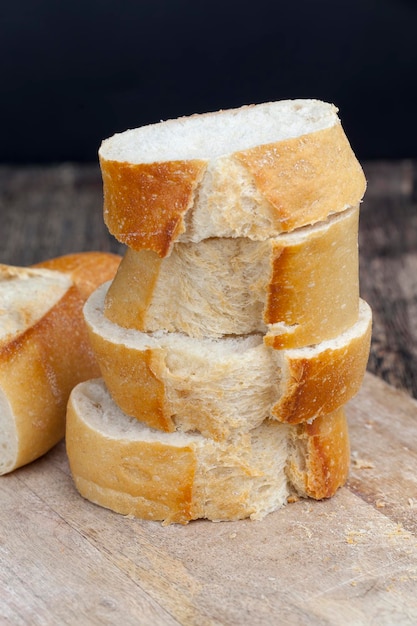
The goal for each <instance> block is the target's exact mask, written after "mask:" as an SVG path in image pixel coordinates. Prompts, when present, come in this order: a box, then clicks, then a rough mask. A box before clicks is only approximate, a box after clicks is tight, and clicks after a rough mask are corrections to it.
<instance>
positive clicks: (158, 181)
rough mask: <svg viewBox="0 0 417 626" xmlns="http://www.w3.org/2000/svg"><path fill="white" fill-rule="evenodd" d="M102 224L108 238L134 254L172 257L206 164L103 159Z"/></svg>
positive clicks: (101, 159)
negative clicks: (175, 243)
mask: <svg viewBox="0 0 417 626" xmlns="http://www.w3.org/2000/svg"><path fill="white" fill-rule="evenodd" d="M100 166H101V171H102V176H103V192H104V221H105V223H106V226H107V228H108V229H109V231H110V233H111V234H112V235H114V236H115V237H116V239H118V240H119V241H121V242H122V243H124V244H126V245H128V246H129V247H131V248H133V249H134V250H142V249H147V250H154V251H155V252H156V253H157V254H158V255H159V256H161V257H164V256H166V255H167V254H169V252H170V250H171V247H172V244H173V242H174V241H175V240H176V239H177V238H178V236H179V235H180V234H181V233H182V232H184V228H185V227H184V216H185V214H186V212H187V211H188V209H189V208H190V207H191V205H192V204H193V201H194V192H195V189H196V187H197V185H198V183H199V182H200V180H201V178H202V177H203V174H204V171H205V169H206V167H207V163H206V161H202V160H190V161H168V162H166V163H150V164H137V165H135V164H129V163H125V162H118V161H110V160H106V159H104V158H103V157H100Z"/></svg>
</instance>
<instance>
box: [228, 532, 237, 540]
mask: <svg viewBox="0 0 417 626" xmlns="http://www.w3.org/2000/svg"><path fill="white" fill-rule="evenodd" d="M236 537H237V533H230V535H229V539H236Z"/></svg>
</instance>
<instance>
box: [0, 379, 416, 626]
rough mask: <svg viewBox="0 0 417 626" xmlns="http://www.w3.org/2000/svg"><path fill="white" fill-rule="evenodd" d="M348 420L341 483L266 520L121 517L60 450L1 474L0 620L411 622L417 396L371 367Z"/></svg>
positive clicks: (22, 624) (345, 625)
mask: <svg viewBox="0 0 417 626" xmlns="http://www.w3.org/2000/svg"><path fill="white" fill-rule="evenodd" d="M348 416H349V422H350V430H351V441H352V472H351V477H350V480H349V483H348V485H347V486H346V487H344V488H343V489H341V490H340V491H339V492H338V493H337V495H336V496H335V497H334V498H332V499H331V500H328V501H323V502H313V501H299V502H296V503H294V504H291V505H288V506H287V507H286V508H285V509H283V510H280V511H277V512H276V513H273V514H271V515H269V516H267V517H266V518H265V519H264V520H263V521H262V522H251V521H246V520H245V521H241V522H225V523H218V524H214V523H211V522H207V521H198V522H193V523H190V524H189V525H188V526H178V525H173V526H169V527H162V526H161V525H160V524H159V523H153V522H144V521H140V520H136V519H131V518H126V517H123V516H120V515H117V514H115V513H112V512H111V511H107V510H105V509H102V508H100V507H97V506H95V505H93V504H91V503H89V502H87V501H85V500H83V499H82V498H81V497H80V496H79V495H78V494H77V492H76V491H75V489H74V486H73V483H72V480H71V477H70V475H69V470H68V465H67V460H66V455H65V449H64V446H63V444H60V445H58V446H57V447H56V448H55V449H54V450H52V451H51V452H50V453H49V454H48V455H46V456H45V457H44V458H42V459H40V460H39V461H37V462H35V463H33V464H32V465H30V466H27V467H25V468H22V469H20V470H17V471H16V472H14V473H12V474H10V475H8V476H3V477H1V478H0V502H1V506H0V623H1V624H2V625H3V624H4V625H7V626H8V625H13V626H16V625H17V626H26V625H27V624H31V625H34V626H43V625H49V624H51V625H52V624H53V625H55V624H62V625H67V624H68V625H70V626H72V625H75V624H83V625H84V624H85V625H90V624H97V625H100V626H101V625H102V624H115V625H116V624H124V625H126V626H128V625H132V626H133V625H135V626H137V625H138V624H141V625H148V624H149V626H151V625H152V626H154V625H156V626H158V625H162V624H163V625H170V624H186V625H195V626H204V625H214V624H221V625H239V626H243V625H246V624H247V625H248V626H249V625H250V626H252V625H253V626H257V625H259V626H260V625H262V626H263V625H265V626H266V625H268V626H269V625H270V624H285V625H286V626H287V625H289V626H291V625H293V624H294V625H308V626H316V625H317V626H323V625H337V626H339V625H340V626H362V625H363V626H372V625H375V626H393V625H394V624H395V626H415V624H416V623H417V594H416V588H417V402H416V401H415V400H413V399H411V398H409V396H408V395H406V394H405V393H403V392H400V391H398V390H396V389H394V388H392V387H388V386H387V385H386V384H385V383H384V382H382V381H381V380H379V379H377V378H375V377H374V376H373V375H371V374H368V375H367V377H366V380H365V384H364V386H363V389H362V390H361V392H360V394H359V395H358V396H357V398H355V400H353V401H352V402H351V403H350V404H349V406H348Z"/></svg>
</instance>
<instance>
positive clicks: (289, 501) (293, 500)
mask: <svg viewBox="0 0 417 626" xmlns="http://www.w3.org/2000/svg"><path fill="white" fill-rule="evenodd" d="M299 499H300V498H299V497H298V496H296V495H295V494H292V495H291V496H288V498H287V502H288V504H292V503H293V502H298V501H299Z"/></svg>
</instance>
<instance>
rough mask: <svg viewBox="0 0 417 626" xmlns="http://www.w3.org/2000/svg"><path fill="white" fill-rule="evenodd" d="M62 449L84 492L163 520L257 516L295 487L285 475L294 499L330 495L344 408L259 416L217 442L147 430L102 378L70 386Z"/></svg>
mask: <svg viewBox="0 0 417 626" xmlns="http://www.w3.org/2000/svg"><path fill="white" fill-rule="evenodd" d="M66 446H67V454H68V459H69V463H70V468H71V473H72V476H73V479H74V483H75V486H76V488H77V489H78V491H79V493H80V494H81V495H82V496H83V497H84V498H86V499H88V500H90V501H91V502H93V503H96V504H98V505H100V506H103V507H106V508H109V509H112V510H113V511H116V512H117V513H121V514H123V515H133V516H135V517H139V518H143V519H148V520H160V521H163V522H164V523H165V524H169V523H172V522H176V523H181V524H185V523H187V522H189V521H190V520H193V519H198V518H207V519H210V520H214V521H221V520H237V519H242V518H245V517H250V518H252V519H262V518H263V517H264V516H265V515H266V514H268V513H270V512H272V511H274V510H276V509H278V508H280V507H281V506H283V505H284V504H285V503H286V502H287V498H288V497H289V496H290V494H291V493H294V491H295V489H293V488H292V487H291V484H290V482H289V480H288V477H290V479H291V477H295V478H296V481H297V488H296V489H297V493H298V495H300V496H310V495H311V496H312V497H314V498H324V497H330V496H331V495H333V494H334V492H335V491H336V489H337V488H338V487H340V486H341V485H342V484H343V483H344V482H345V480H346V477H347V472H348V466H349V440H348V435H347V429H346V418H345V416H344V413H343V409H340V410H339V411H337V412H335V413H334V414H333V415H331V416H326V419H325V420H320V421H319V422H317V424H315V426H314V427H313V426H312V425H300V426H295V427H292V426H287V425H284V424H278V423H277V422H265V423H264V424H262V425H261V426H260V427H258V428H256V429H254V430H253V431H251V432H250V433H247V434H245V435H240V436H237V437H235V438H234V439H233V440H230V441H227V442H221V443H219V442H215V441H213V440H211V439H206V438H204V437H201V436H199V435H197V434H183V433H171V434H167V433H161V432H159V431H156V430H153V429H151V428H148V427H146V426H145V425H143V424H142V423H140V422H138V421H137V420H135V419H133V418H131V417H128V416H127V415H125V414H124V413H122V411H121V410H120V409H119V408H118V407H117V405H116V404H115V403H114V402H113V400H112V399H111V397H110V395H109V393H108V392H107V390H106V387H105V385H104V382H103V381H102V380H91V381H88V382H85V383H81V384H79V385H77V387H76V388H75V389H74V390H73V391H72V393H71V396H70V400H69V403H68V414H67V430H66ZM305 453H306V454H305ZM287 470H288V475H287Z"/></svg>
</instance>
